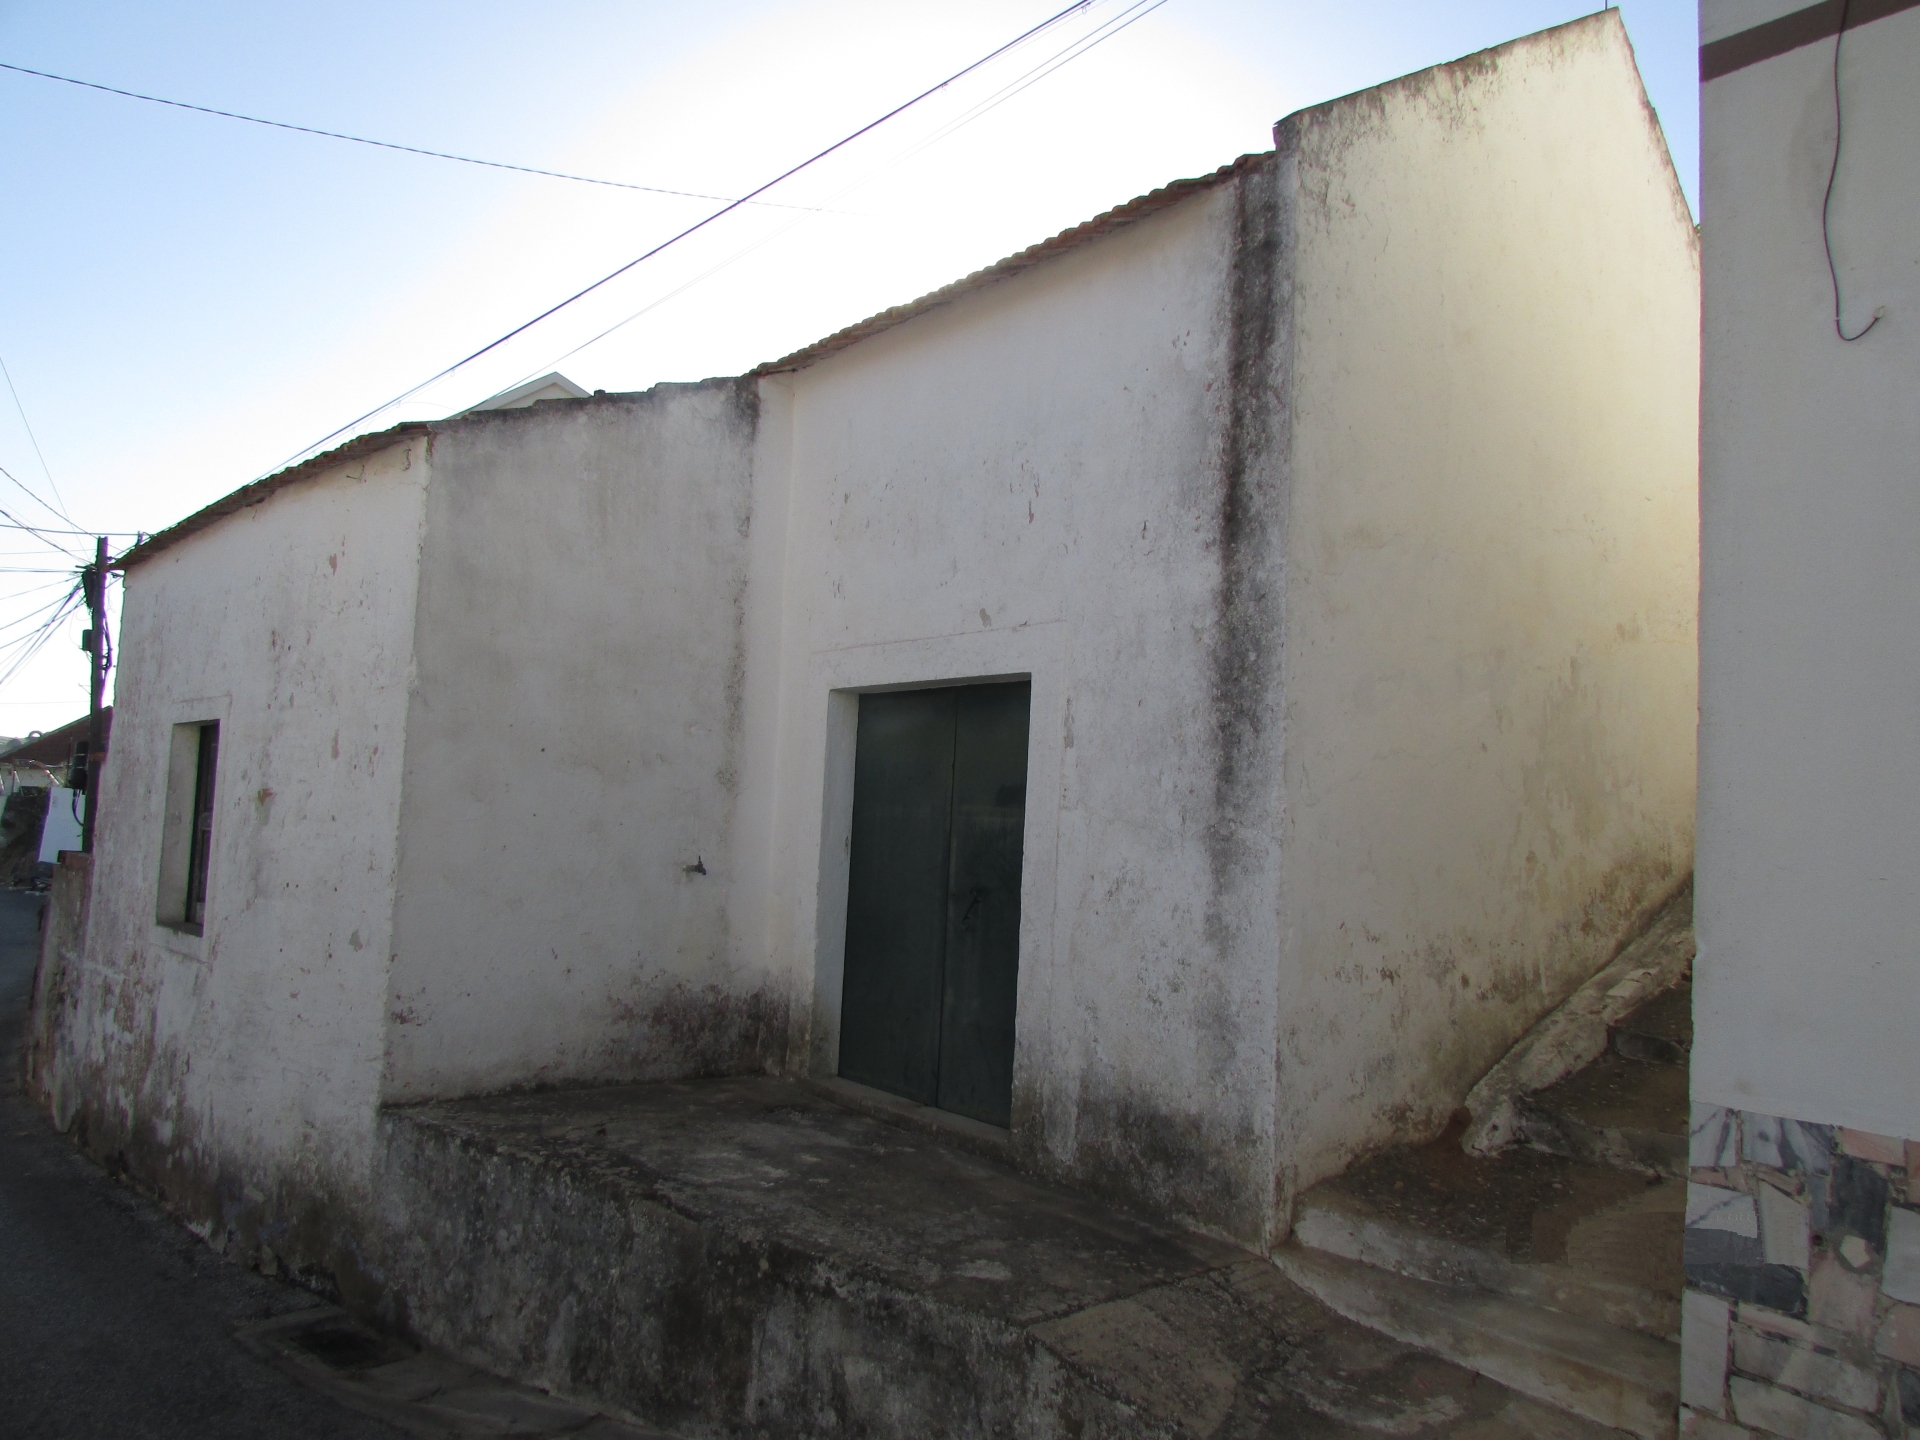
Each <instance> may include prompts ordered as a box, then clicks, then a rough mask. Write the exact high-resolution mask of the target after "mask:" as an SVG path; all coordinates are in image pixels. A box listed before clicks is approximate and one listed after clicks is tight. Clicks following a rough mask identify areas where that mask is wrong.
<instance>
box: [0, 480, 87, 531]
mask: <svg viewBox="0 0 1920 1440" xmlns="http://www.w3.org/2000/svg"><path fill="white" fill-rule="evenodd" d="M0 475H4V476H5V477H6V478H7V479H9V480H11V481H12V482H13V483H14V484H15V485H16V486H18V487H19V490H20V493H21V494H22V495H25V496H26V497H27V498H28V499H29V500H31V501H33V503H34V504H36V505H38V506H39V507H40V508H41V509H42V510H44V511H46V512H47V513H48V514H49V515H57V516H59V517H60V518H61V519H62V520H65V521H66V523H67V524H69V525H71V524H73V521H71V520H68V519H67V515H66V512H65V511H64V510H56V509H54V507H53V506H51V505H49V504H48V503H47V502H46V501H45V500H42V499H41V498H40V494H39V492H38V491H36V490H34V489H33V487H31V486H30V485H28V484H27V482H26V481H24V480H22V479H21V478H20V477H19V476H18V475H16V474H14V473H13V472H12V471H11V470H9V469H7V467H6V466H4V465H0Z"/></svg>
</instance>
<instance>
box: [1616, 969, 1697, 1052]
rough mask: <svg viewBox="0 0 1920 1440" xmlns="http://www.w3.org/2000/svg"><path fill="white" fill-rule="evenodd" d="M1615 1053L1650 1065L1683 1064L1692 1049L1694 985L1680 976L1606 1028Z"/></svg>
mask: <svg viewBox="0 0 1920 1440" xmlns="http://www.w3.org/2000/svg"><path fill="white" fill-rule="evenodd" d="M1607 1039H1608V1044H1609V1046H1610V1047H1611V1048H1612V1050H1613V1052H1614V1053H1615V1054H1616V1055H1622V1056H1625V1057H1626V1058H1627V1059H1629V1060H1639V1061H1643V1062H1645V1063H1647V1064H1650V1065H1685V1064H1686V1063H1687V1061H1688V1059H1689V1057H1690V1056H1691V1055H1692V1053H1693V985H1692V982H1691V981H1687V980H1682V981H1681V982H1680V983H1679V984H1678V985H1675V986H1674V987H1673V988H1672V989H1671V990H1667V991H1665V992H1663V993H1661V994H1659V995H1656V996H1654V997H1653V998H1652V999H1651V1000H1649V1001H1647V1002H1646V1004H1644V1005H1642V1006H1641V1007H1640V1008H1639V1009H1637V1010H1635V1011H1634V1012H1633V1013H1632V1014H1630V1015H1627V1016H1626V1017H1624V1018H1623V1019H1621V1020H1618V1021H1616V1022H1615V1023H1614V1024H1613V1025H1612V1026H1611V1027H1609V1030H1608V1037H1607Z"/></svg>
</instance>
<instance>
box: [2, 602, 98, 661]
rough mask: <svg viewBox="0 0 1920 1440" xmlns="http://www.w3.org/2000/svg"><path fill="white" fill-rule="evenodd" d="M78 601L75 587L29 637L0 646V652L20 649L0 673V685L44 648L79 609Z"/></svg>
mask: <svg viewBox="0 0 1920 1440" xmlns="http://www.w3.org/2000/svg"><path fill="white" fill-rule="evenodd" d="M80 599H81V587H80V586H78V585H76V586H74V587H73V589H71V590H69V591H68V592H67V594H66V596H65V597H64V598H63V599H62V600H61V601H59V602H57V603H59V605H60V609H58V610H56V611H55V612H54V614H53V616H52V617H51V618H50V619H49V620H48V621H47V622H46V623H45V624H44V625H42V626H41V627H40V628H39V629H38V630H37V631H34V632H32V633H31V634H29V635H22V636H17V637H16V638H15V639H13V640H10V641H8V642H7V643H6V644H5V645H0V650H4V649H9V648H12V647H14V646H19V647H21V649H20V652H19V653H18V654H17V655H15V656H14V657H13V660H12V662H11V663H9V664H8V666H7V668H6V669H5V670H4V671H0V685H5V684H6V683H7V682H8V681H9V680H11V679H13V677H14V676H15V675H18V674H19V673H20V671H21V669H22V667H24V666H25V665H26V663H27V662H28V661H29V660H31V659H33V657H34V656H36V655H38V654H39V653H40V651H41V650H42V649H44V648H45V646H46V643H47V641H48V640H50V639H52V638H53V635H54V633H55V632H56V631H57V630H58V629H59V628H60V626H61V625H62V624H63V623H64V622H65V621H66V619H67V617H68V616H70V615H72V614H73V612H74V611H75V610H76V609H77V608H79V606H78V602H79V601H80Z"/></svg>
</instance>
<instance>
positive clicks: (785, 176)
mask: <svg viewBox="0 0 1920 1440" xmlns="http://www.w3.org/2000/svg"><path fill="white" fill-rule="evenodd" d="M1093 3H1094V0H1074V3H1073V4H1071V5H1069V6H1067V7H1066V8H1065V9H1064V10H1061V11H1059V12H1057V13H1056V14H1053V15H1051V16H1049V17H1048V18H1046V19H1045V20H1042V21H1041V22H1040V23H1039V24H1038V25H1035V26H1034V27H1033V28H1032V29H1030V30H1026V31H1023V32H1022V33H1021V34H1019V35H1016V36H1015V37H1014V38H1013V39H1011V40H1009V41H1007V43H1006V44H1004V45H1002V46H1000V47H999V48H998V49H995V50H991V51H989V52H988V53H987V54H985V55H983V56H981V57H980V58H979V59H978V60H975V61H974V62H973V63H972V64H971V65H968V66H965V67H964V68H962V69H959V70H956V71H954V73H953V74H951V75H949V76H948V77H947V78H946V79H944V80H942V81H940V83H939V84H937V85H932V86H929V87H928V88H927V89H925V90H922V91H921V92H920V93H919V94H918V95H915V96H914V97H913V98H912V99H911V100H907V101H904V102H902V103H901V104H899V105H896V106H894V107H893V109H891V110H889V111H887V113H886V114H884V115H882V116H880V117H879V118H878V119H877V120H870V121H868V122H867V123H866V124H865V125H862V126H861V127H860V128H859V129H858V130H855V131H854V132H853V133H852V134H850V135H847V136H844V137H843V138H841V139H839V140H836V141H834V142H833V144H831V145H829V146H827V148H826V149H824V150H821V151H819V152H817V153H816V154H813V155H810V156H808V157H807V158H806V159H805V160H802V161H801V162H800V163H799V164H798V165H795V166H793V167H792V168H791V169H788V170H783V171H781V172H780V174H778V175H776V176H774V177H773V179H771V180H769V181H767V182H766V183H765V184H764V185H760V186H758V187H756V188H755V189H752V190H750V191H748V192H747V193H746V194H745V195H743V196H741V197H740V198H739V199H738V200H733V201H729V202H728V203H727V204H725V205H723V206H721V207H720V208H719V209H718V210H715V211H714V212H713V213H712V214H711V215H708V216H707V217H706V218H705V219H703V220H698V221H695V222H694V223H693V224H692V225H689V226H688V227H687V228H686V229H684V230H682V231H680V232H679V233H678V234H676V235H673V236H670V237H669V238H667V239H665V240H662V241H661V242H660V243H659V244H658V245H655V246H654V247H653V248H652V249H651V250H647V251H645V252H644V253H642V254H640V255H636V256H635V257H634V258H633V259H631V260H629V261H628V262H627V263H626V264H624V265H622V266H621V267H620V268H619V269H617V270H614V271H611V272H610V273H608V274H606V275H602V276H601V277H600V278H599V279H598V280H596V281H594V282H593V283H592V284H591V285H588V286H586V287H585V288H584V289H580V290H576V291H574V293H573V294H571V295H569V296H567V298H566V299H564V300H562V301H560V302H559V303H558V304H555V305H550V306H548V307H547V308H546V309H545V310H542V311H541V312H540V313H539V314H538V315H536V316H534V317H533V318H532V319H531V320H528V321H526V322H525V323H524V324H520V325H516V326H514V328H513V329H511V330H509V331H507V333H506V334H504V335H502V336H501V337H500V338H499V339H497V340H492V341H489V342H488V343H487V344H485V345H482V346H481V347H480V348H479V349H478V350H475V351H474V352H473V353H472V354H471V355H467V356H465V357H464V358H462V359H459V360H456V361H454V362H453V364H451V365H449V366H447V367H446V369H444V370H442V371H440V372H439V373H438V374H436V375H431V376H429V377H428V378H427V379H425V380H422V381H421V382H420V383H419V384H418V385H414V386H412V387H411V388H409V389H406V390H403V391H401V392H400V393H399V394H398V395H396V396H394V397H393V399H391V400H388V401H385V402H384V403H382V404H379V405H376V406H374V408H373V409H371V410H369V411H367V412H366V414H364V415H361V416H358V417H356V418H355V419H352V420H349V421H348V422H347V423H346V424H344V425H342V426H340V427H339V428H338V429H337V430H333V431H331V432H329V433H328V434H326V435H323V436H321V437H320V438H319V439H318V440H316V441H315V442H314V443H313V444H311V445H308V446H306V447H305V448H304V449H301V450H297V451H295V452H294V454H293V455H291V456H289V457H288V458H287V459H286V460H284V461H282V462H281V465H282V468H284V467H285V466H287V465H291V464H292V463H293V462H294V461H295V460H297V459H298V458H299V457H300V456H302V455H307V454H311V453H312V452H313V451H315V450H318V449H319V448H320V447H321V446H323V445H325V444H326V443H327V442H328V441H330V440H332V439H334V438H335V437H336V436H339V435H344V434H345V433H346V432H347V431H349V430H351V429H353V428H354V427H355V426H357V425H361V424H364V423H365V422H366V421H368V420H371V419H372V418H373V417H374V416H376V415H378V414H379V413H380V412H381V411H383V410H389V409H391V408H393V407H394V406H395V405H398V404H400V403H401V402H402V401H403V400H406V399H408V398H410V397H411V396H413V395H416V394H418V393H419V392H420V391H422V390H424V389H426V388H427V386H429V385H432V384H434V383H435V382H437V381H440V380H444V379H446V378H447V376H449V375H451V374H453V372H454V371H456V370H458V369H460V368H461V367H462V366H464V365H468V364H471V363H472V362H473V361H475V360H478V359H479V358H480V357H481V356H482V355H485V354H488V353H489V352H490V351H494V350H497V349H499V348H500V347H501V346H502V345H504V344H506V343H507V342H508V341H509V340H511V339H513V338H514V337H515V336H516V335H520V334H523V333H525V332H526V331H528V330H531V329H532V328H533V327H534V326H535V325H538V324H539V323H540V322H541V321H542V320H546V319H548V318H549V317H551V316H553V315H557V314H559V313H560V311H562V310H564V309H566V308H567V307H568V306H569V305H571V304H573V303H574V302H575V301H576V300H581V299H584V298H585V297H587V296H588V295H591V294H592V293H593V292H594V291H596V290H598V289H599V288H600V287H601V286H603V285H606V284H609V283H611V282H612V281H614V280H617V279H619V278H620V277H621V276H622V275H624V274H626V273H627V272H628V271H629V270H631V269H633V268H634V266H636V265H639V264H641V263H643V262H644V261H647V260H651V259H652V258H653V257H654V256H656V255H658V254H659V253H660V252H661V251H663V250H666V249H668V248H669V247H671V246H674V245H677V244H679V243H680V242H681V241H682V240H684V239H686V238H687V237H688V236H689V235H692V234H695V233H696V232H698V231H701V230H704V229H706V227H707V226H709V225H711V224H712V223H713V222H714V221H716V220H718V219H720V218H721V217H722V216H724V215H729V214H731V213H732V212H733V211H735V210H738V209H739V208H740V207H741V206H742V205H745V204H747V203H748V202H749V201H751V200H753V199H754V198H756V197H757V196H760V195H764V194H765V193H766V192H767V191H769V190H771V189H773V188H774V186H776V185H779V184H780V183H781V182H783V181H786V180H790V179H792V178H793V177H794V176H795V175H798V174H799V173H800V172H801V171H802V170H805V169H806V168H807V167H808V166H810V165H815V164H818V163H819V162H820V161H822V160H824V159H826V158H827V156H829V155H831V154H833V153H834V152H835V151H837V150H842V149H845V148H846V147H847V146H848V145H851V144H852V143H853V142H854V141H855V140H858V139H859V138H860V137H861V136H862V135H865V134H867V133H868V132H869V131H871V130H875V129H877V128H878V127H880V126H882V125H884V124H886V123H887V121H889V120H891V119H893V118H894V116H896V115H899V114H901V113H902V112H903V111H906V110H910V109H912V108H913V107H914V106H915V105H918V104H919V103H920V102H921V101H922V100H925V99H926V98H927V97H928V96H930V95H936V94H938V93H939V92H940V91H942V90H944V89H946V88H947V87H948V86H949V85H951V84H953V83H954V82H955V81H956V80H960V79H962V78H963V77H965V76H967V75H971V74H972V73H973V72H974V71H975V70H978V69H979V68H980V67H981V66H982V65H985V64H987V63H988V62H990V61H993V60H997V59H998V58H999V57H1000V56H1002V55H1004V54H1006V53H1007V51H1009V50H1011V49H1013V48H1014V47H1015V46H1016V45H1020V44H1023V43H1024V42H1026V41H1028V40H1030V39H1032V38H1033V37H1034V36H1035V35H1038V34H1040V32H1041V31H1043V30H1047V29H1050V28H1051V27H1053V26H1055V25H1057V24H1059V23H1060V22H1061V21H1062V20H1064V19H1066V18H1067V16H1069V15H1072V14H1074V13H1075V12H1077V11H1080V10H1084V9H1086V8H1087V7H1088V6H1089V5H1091V4H1093Z"/></svg>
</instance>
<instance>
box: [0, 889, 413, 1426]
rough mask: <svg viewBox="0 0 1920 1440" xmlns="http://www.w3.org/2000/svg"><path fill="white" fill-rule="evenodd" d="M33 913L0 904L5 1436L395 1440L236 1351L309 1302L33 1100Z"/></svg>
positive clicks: (24, 904) (9, 900)
mask: <svg viewBox="0 0 1920 1440" xmlns="http://www.w3.org/2000/svg"><path fill="white" fill-rule="evenodd" d="M39 906H40V899H39V897H38V896H33V895H27V894H23V893H20V892H18V891H10V890H9V891H0V1059H4V1062H5V1072H4V1077H3V1078H0V1436H6V1437H13V1436H20V1437H28V1436H31V1437H34V1440H108V1437H111V1440H174V1437H179V1440H229V1437H231V1440H278V1437H282V1436H285V1437H290V1440H347V1437H353V1440H363V1437H364V1440H375V1437H379V1440H387V1437H395V1440H397V1437H399V1436H400V1435H401V1433H402V1432H400V1431H398V1430H395V1429H393V1428H391V1427H389V1426H386V1425H383V1424H380V1423H379V1422H378V1421H375V1420H371V1419H368V1418H366V1417H365V1416H362V1415H359V1414H357V1413H356V1412H354V1411H351V1410H348V1409H345V1408H344V1407H342V1406H340V1405H337V1404H335V1403H334V1402H333V1401H332V1400H329V1399H327V1398H326V1397H325V1396H323V1395H321V1394H319V1393H318V1392H316V1391H312V1390H308V1389H305V1388H304V1387H302V1386H301V1385H300V1384H299V1383H298V1382H297V1381H295V1380H293V1379H291V1378H289V1377H287V1376H286V1375H284V1374H282V1373H281V1372H280V1371H278V1370H275V1369H273V1368H271V1367H270V1366H268V1365H267V1364H266V1363H264V1362H263V1361H260V1360H258V1359H255V1358H254V1357H253V1356H252V1355H250V1354H249V1353H248V1352H247V1351H245V1350H243V1349H242V1348H241V1347H240V1345H239V1344H238V1343H237V1342H236V1341H235V1339H234V1331H235V1329H236V1328H237V1327H239V1326H240V1325H242V1324H244V1323H246V1322H248V1321H251V1320H259V1319H264V1318H266V1317H268V1316H271V1315H279V1314H284V1313H286V1312H287V1311H289V1310H295V1309H299V1308H301V1307H303V1306H306V1305H310V1304H312V1303H314V1299H313V1297H311V1296H309V1295H306V1294H305V1293H304V1292H301V1291H299V1290H295V1289H293V1288H291V1287H289V1286H284V1285H280V1284H276V1283H275V1282H273V1281H270V1280H266V1279H263V1278H262V1277H261V1276H259V1275H257V1274H255V1273H254V1272H252V1271H249V1270H244V1269H242V1268H241V1267H240V1266H238V1265H237V1264H233V1263H230V1262H228V1261H225V1260H222V1259H221V1258H220V1257H219V1256H217V1255H215V1254H214V1253H213V1252H212V1251H211V1250H209V1249H208V1248H207V1247H206V1246H205V1245H203V1244H202V1243H201V1242H200V1241H198V1240H197V1239H195V1238H194V1237H193V1236H192V1235H190V1234H189V1233H188V1232H187V1231H185V1230H183V1229H182V1228H181V1227H180V1226H179V1225H177V1224H175V1223H174V1222H173V1221H172V1220H170V1219H168V1218H167V1217H166V1216H165V1215H164V1214H162V1213H160V1211H159V1210H158V1209H157V1208H156V1207H155V1206H153V1205H152V1204H150V1203H148V1202H147V1201H145V1200H143V1199H141V1198H140V1197H139V1196H137V1195H135V1194H133V1193H132V1192H131V1191H130V1190H128V1189H127V1188H126V1187H124V1186H122V1185H119V1184H116V1183H115V1182H114V1181H112V1180H110V1179H108V1178H107V1176H106V1175H105V1174H104V1173H103V1172H102V1171H101V1170H100V1169H98V1168H97V1167H96V1166H94V1165H93V1164H92V1163H90V1162H89V1161H87V1160H86V1159H85V1158H84V1157H82V1156H81V1155H80V1154H79V1152H78V1151H77V1150H75V1149H74V1147H73V1145H72V1143H71V1142H70V1141H68V1140H67V1139H66V1137H64V1136H62V1135H60V1134H58V1133H56V1132H55V1131H54V1129H53V1128H52V1126H51V1125H49V1124H48V1123H47V1119H46V1117H45V1116H44V1115H42V1114H41V1113H40V1112H39V1111H38V1110H36V1109H35V1108H34V1107H33V1106H32V1105H30V1104H29V1103H28V1102H27V1100H26V1098H25V1096H24V1095H23V1094H22V1093H21V1089H20V1079H19V1058H18V1050H19V1042H20V1037H21V1035H22V1033H23V1031H24V1029H25V1019H26V1006H27V998H28V994H29V991H30V989H31V987H32V984H33V966H34V960H35V957H36V954H37V951H38V947H39V926H38V918H39Z"/></svg>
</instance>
